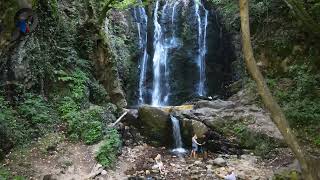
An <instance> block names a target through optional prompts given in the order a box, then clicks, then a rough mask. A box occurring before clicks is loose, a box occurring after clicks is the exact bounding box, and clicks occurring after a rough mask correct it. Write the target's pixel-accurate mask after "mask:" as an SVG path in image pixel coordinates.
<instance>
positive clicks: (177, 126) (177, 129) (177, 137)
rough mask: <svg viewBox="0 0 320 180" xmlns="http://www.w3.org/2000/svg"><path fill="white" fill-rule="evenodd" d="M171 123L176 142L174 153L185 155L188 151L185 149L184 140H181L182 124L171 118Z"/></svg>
mask: <svg viewBox="0 0 320 180" xmlns="http://www.w3.org/2000/svg"><path fill="white" fill-rule="evenodd" d="M170 119H171V122H172V132H173V140H174V149H173V150H172V151H173V152H177V153H185V152H186V150H185V149H183V147H182V146H183V144H182V139H181V132H180V124H179V120H178V119H177V118H176V117H174V116H172V115H171V116H170Z"/></svg>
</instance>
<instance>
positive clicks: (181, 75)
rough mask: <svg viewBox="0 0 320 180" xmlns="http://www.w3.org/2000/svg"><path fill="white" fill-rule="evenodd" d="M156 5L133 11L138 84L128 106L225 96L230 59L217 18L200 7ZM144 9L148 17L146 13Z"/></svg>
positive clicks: (178, 3)
mask: <svg viewBox="0 0 320 180" xmlns="http://www.w3.org/2000/svg"><path fill="white" fill-rule="evenodd" d="M196 2H198V1H196V0H189V1H163V0H162V1H160V0H157V1H156V2H154V3H153V4H151V5H149V6H150V7H142V6H138V7H135V8H134V13H133V14H134V20H135V22H136V27H137V31H138V33H137V36H138V45H139V49H140V50H139V51H140V55H139V65H138V68H139V75H138V76H139V79H137V81H138V82H137V93H136V95H135V97H129V98H131V99H132V101H131V102H134V103H133V104H138V105H139V104H150V105H153V106H165V105H179V104H182V103H184V102H186V101H188V100H191V99H192V98H194V97H197V96H215V95H218V96H220V97H223V96H225V94H226V90H225V85H226V84H228V83H229V82H230V81H231V79H232V71H231V64H232V61H233V59H234V53H233V50H232V48H231V45H230V40H229V39H228V38H229V37H228V35H226V34H225V33H224V32H223V31H222V27H221V26H220V24H221V23H220V22H219V18H218V16H217V15H216V14H215V11H214V10H213V9H212V8H210V7H205V3H204V2H203V3H196ZM146 9H149V11H151V12H147V11H146Z"/></svg>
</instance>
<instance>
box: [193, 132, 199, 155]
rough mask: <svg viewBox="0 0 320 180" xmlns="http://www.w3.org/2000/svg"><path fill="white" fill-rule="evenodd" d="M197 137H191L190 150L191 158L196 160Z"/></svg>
mask: <svg viewBox="0 0 320 180" xmlns="http://www.w3.org/2000/svg"><path fill="white" fill-rule="evenodd" d="M197 139H198V137H197V135H196V134H194V136H193V137H192V150H191V157H193V158H196V157H197V152H198V149H199V148H198V147H199V145H201V144H199V143H198V141H197Z"/></svg>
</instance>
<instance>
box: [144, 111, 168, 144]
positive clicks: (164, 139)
mask: <svg viewBox="0 0 320 180" xmlns="http://www.w3.org/2000/svg"><path fill="white" fill-rule="evenodd" d="M138 113H139V119H140V121H141V125H142V127H140V128H141V130H142V133H143V135H145V136H146V137H147V138H148V139H150V140H151V141H153V142H155V144H158V145H171V143H170V142H172V136H171V132H172V130H171V125H170V121H169V113H168V112H165V111H163V110H162V109H161V108H156V107H151V106H142V107H140V108H139V112H138Z"/></svg>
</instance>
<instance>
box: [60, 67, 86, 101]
mask: <svg viewBox="0 0 320 180" xmlns="http://www.w3.org/2000/svg"><path fill="white" fill-rule="evenodd" d="M56 75H57V77H58V80H59V81H61V82H64V83H65V84H67V85H68V87H69V89H70V93H71V97H72V99H73V100H75V101H76V102H82V101H83V100H84V98H86V94H85V93H86V91H85V90H86V88H87V81H88V78H87V75H86V74H85V73H84V72H83V71H81V70H79V69H76V70H75V71H73V72H72V74H68V73H66V72H65V71H63V70H60V71H56Z"/></svg>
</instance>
